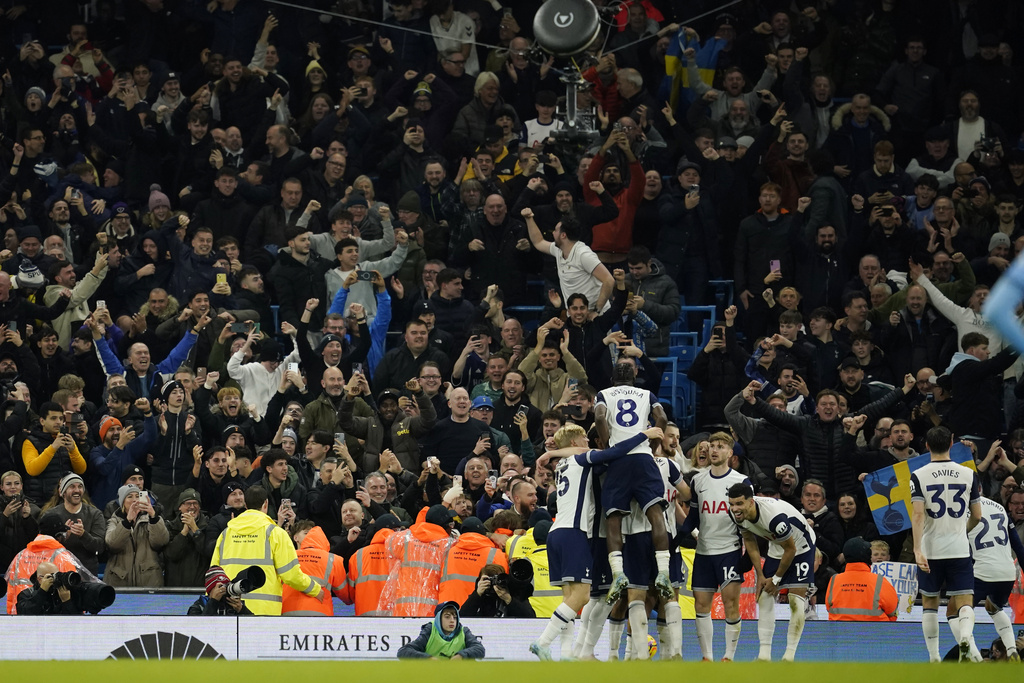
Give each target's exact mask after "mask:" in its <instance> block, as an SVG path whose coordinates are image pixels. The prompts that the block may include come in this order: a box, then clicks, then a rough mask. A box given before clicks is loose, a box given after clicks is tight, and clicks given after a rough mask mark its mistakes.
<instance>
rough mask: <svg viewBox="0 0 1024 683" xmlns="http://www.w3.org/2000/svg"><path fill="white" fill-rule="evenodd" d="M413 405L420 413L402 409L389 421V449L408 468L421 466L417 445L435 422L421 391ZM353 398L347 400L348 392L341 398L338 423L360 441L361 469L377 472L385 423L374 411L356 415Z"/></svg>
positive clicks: (432, 410) (425, 396)
mask: <svg viewBox="0 0 1024 683" xmlns="http://www.w3.org/2000/svg"><path fill="white" fill-rule="evenodd" d="M414 398H415V399H416V405H417V406H419V409H420V414H419V415H417V416H416V417H406V416H404V415H403V414H402V413H401V412H399V414H398V415H396V416H395V421H394V422H392V423H391V427H390V429H391V451H392V452H393V453H394V454H395V455H396V456H398V462H400V463H401V464H402V467H404V468H405V469H407V470H413V471H418V470H419V468H420V446H419V443H418V439H422V438H423V437H425V436H426V435H427V434H429V433H430V430H431V429H433V428H434V424H435V423H436V422H437V413H436V412H435V411H434V404H433V403H431V401H430V397H429V396H427V394H426V393H425V392H423V391H420V393H419V394H415V395H414ZM354 407H355V401H352V400H349V396H348V394H346V395H345V398H344V399H343V400H342V401H341V409H340V410H339V411H338V426H339V427H340V428H341V430H342V431H343V432H345V434H346V435H349V434H351V435H352V436H355V437H357V438H359V439H361V440H363V457H362V470H363V472H373V471H376V470H377V468H378V467H379V465H380V453H381V451H382V450H383V445H384V425H383V423H382V422H381V419H380V415H378V414H377V413H376V412H375V413H373V414H372V415H370V416H369V417H356V416H354V415H353V414H352V411H353V409H354Z"/></svg>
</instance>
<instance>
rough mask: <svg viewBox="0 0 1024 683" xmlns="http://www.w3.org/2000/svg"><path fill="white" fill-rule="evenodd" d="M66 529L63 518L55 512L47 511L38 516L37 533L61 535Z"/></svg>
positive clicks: (55, 536)
mask: <svg viewBox="0 0 1024 683" xmlns="http://www.w3.org/2000/svg"><path fill="white" fill-rule="evenodd" d="M67 530H68V527H67V525H65V524H64V520H63V519H61V518H60V515H58V514H57V513H56V512H49V513H47V514H45V515H43V516H42V517H40V518H39V533H41V534H42V535H43V536H53V537H54V538H57V536H61V535H63V534H65V533H66V532H67Z"/></svg>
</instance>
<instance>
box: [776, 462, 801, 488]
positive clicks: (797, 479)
mask: <svg viewBox="0 0 1024 683" xmlns="http://www.w3.org/2000/svg"><path fill="white" fill-rule="evenodd" d="M779 467H781V468H782V469H784V470H789V471H790V472H792V473H793V476H794V477H796V483H795V484H794V485H793V486H794V488H797V489H799V488H800V473H799V472H797V471H796V468H795V467H793V466H792V465H779Z"/></svg>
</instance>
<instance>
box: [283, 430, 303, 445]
mask: <svg viewBox="0 0 1024 683" xmlns="http://www.w3.org/2000/svg"><path fill="white" fill-rule="evenodd" d="M285 437H288V438H290V439H291V440H292V441H294V442H295V443H298V442H299V435H298V434H296V433H295V430H294V429H292V428H291V427H285V428H284V431H283V432H281V438H282V439H283V438H285Z"/></svg>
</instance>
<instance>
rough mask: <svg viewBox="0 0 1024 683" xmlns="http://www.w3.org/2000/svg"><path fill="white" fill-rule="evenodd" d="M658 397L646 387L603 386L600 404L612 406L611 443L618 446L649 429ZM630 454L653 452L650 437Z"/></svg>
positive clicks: (599, 399) (610, 415) (609, 421)
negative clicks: (621, 442) (604, 387)
mask: <svg viewBox="0 0 1024 683" xmlns="http://www.w3.org/2000/svg"><path fill="white" fill-rule="evenodd" d="M657 402H658V399H657V398H656V397H655V396H654V394H652V393H651V392H649V391H647V390H646V389H640V388H638V387H633V386H629V385H627V384H622V385H619V386H615V387H611V388H608V389H602V390H601V391H599V392H598V394H597V401H596V403H603V404H605V406H607V408H608V441H609V443H608V446H609V447H610V446H614V445H615V444H617V443H619V442H620V441H625V440H626V439H628V438H629V437H631V436H636V435H637V434H639V433H640V432H643V431H646V430H647V429H648V428H649V427H650V425H649V424H648V422H649V420H650V418H651V412H652V410H653V408H654V404H655V403H657ZM630 453H648V454H649V453H651V444H650V443H649V442H647V441H646V440H645V441H644V442H642V443H641V444H640V445H639V446H637V447H636V448H634V449H633V450H632V451H630Z"/></svg>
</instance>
